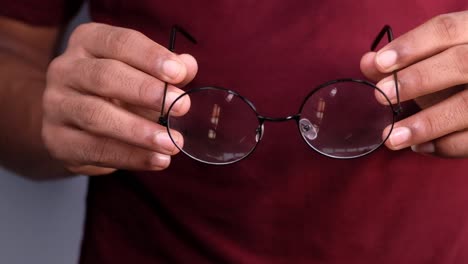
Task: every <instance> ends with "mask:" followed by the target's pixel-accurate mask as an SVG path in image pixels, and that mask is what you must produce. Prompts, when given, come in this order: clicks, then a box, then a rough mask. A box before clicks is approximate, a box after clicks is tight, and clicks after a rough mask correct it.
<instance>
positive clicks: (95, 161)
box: [51, 127, 171, 170]
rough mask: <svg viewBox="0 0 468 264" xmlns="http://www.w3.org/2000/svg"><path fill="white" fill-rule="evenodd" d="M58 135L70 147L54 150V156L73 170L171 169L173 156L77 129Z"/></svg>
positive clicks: (64, 145) (55, 148) (60, 128)
mask: <svg viewBox="0 0 468 264" xmlns="http://www.w3.org/2000/svg"><path fill="white" fill-rule="evenodd" d="M55 134H60V135H61V138H62V139H63V140H65V142H67V144H60V146H52V148H51V154H52V156H54V157H55V158H58V159H60V160H64V161H66V162H67V163H69V166H70V167H71V168H77V167H79V166H83V165H84V166H89V165H92V166H98V167H105V168H115V169H126V170H162V169H164V168H167V167H168V166H169V164H170V160H171V157H170V156H169V155H165V154H161V153H158V152H152V151H149V150H146V149H142V148H138V147H135V146H131V145H127V144H125V143H122V142H119V141H116V140H114V139H110V138H103V137H99V136H95V135H91V134H88V133H86V132H84V131H79V130H76V129H71V128H67V127H57V128H56V131H55ZM58 143H59V142H58V141H55V142H52V143H51V144H58Z"/></svg>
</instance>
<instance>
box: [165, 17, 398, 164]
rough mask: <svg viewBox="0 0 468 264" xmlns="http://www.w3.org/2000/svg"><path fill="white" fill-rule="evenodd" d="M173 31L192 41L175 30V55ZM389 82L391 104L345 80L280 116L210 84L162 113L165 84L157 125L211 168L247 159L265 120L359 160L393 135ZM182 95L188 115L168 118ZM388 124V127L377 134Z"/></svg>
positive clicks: (328, 152) (316, 146)
mask: <svg viewBox="0 0 468 264" xmlns="http://www.w3.org/2000/svg"><path fill="white" fill-rule="evenodd" d="M178 32H179V33H181V34H182V35H183V36H185V37H186V38H187V39H188V40H190V41H191V42H193V43H196V41H195V39H194V38H193V37H192V36H191V35H190V34H189V33H188V32H187V31H185V30H184V29H182V28H181V27H178V26H174V27H173V28H172V31H171V36H170V41H169V50H170V51H174V48H175V41H176V35H177V33H178ZM385 35H387V37H388V41H389V42H390V41H392V40H393V33H392V29H391V28H390V26H388V25H386V26H384V27H383V29H382V30H381V31H380V33H379V34H378V35H377V37H376V39H375V40H374V42H373V43H372V46H371V50H372V51H373V50H375V48H376V47H377V45H378V44H379V43H380V41H381V40H382V38H383V37H384V36H385ZM393 78H394V81H395V89H396V97H397V103H396V106H394V105H392V103H391V102H390V100H389V99H388V97H387V96H386V95H385V93H384V92H383V91H382V90H380V89H379V88H378V87H377V86H375V85H374V84H373V83H370V82H368V81H365V80H357V79H351V78H345V79H337V80H332V81H329V82H326V83H324V84H321V85H319V86H318V87H316V88H315V89H313V90H312V91H311V92H310V93H309V94H308V95H307V96H306V97H305V99H304V101H303V102H302V104H301V106H300V108H299V111H298V114H295V115H291V116H287V117H281V118H273V117H267V116H262V115H260V114H259V113H258V112H257V110H256V108H255V106H254V104H253V103H252V102H251V101H249V100H248V99H247V98H245V97H243V96H242V95H240V94H239V93H237V92H235V91H233V90H228V89H225V88H221V87H214V86H207V87H201V88H195V89H190V90H188V91H186V92H185V93H184V94H182V95H180V96H179V97H178V98H177V99H176V100H175V101H174V102H173V103H172V104H171V105H170V107H169V109H168V111H167V113H164V109H165V108H164V107H165V97H166V92H167V83H166V84H165V87H164V97H163V103H162V108H161V109H162V110H161V116H160V119H159V123H160V124H162V125H164V126H166V127H167V130H168V133H169V136H170V137H171V139H172V141H173V142H174V144H175V145H176V146H177V148H179V149H180V150H181V151H182V152H183V153H185V154H186V155H187V156H189V157H191V158H193V159H195V160H197V161H200V162H203V163H207V164H212V165H226V164H231V163H234V162H237V161H240V160H242V159H244V158H246V157H247V156H249V155H250V154H251V153H252V152H253V151H254V150H255V148H256V147H257V145H258V143H259V142H260V141H261V139H262V136H263V134H264V132H265V129H264V123H265V122H267V121H271V122H282V121H288V120H292V121H295V122H296V124H297V127H298V130H299V134H300V135H301V136H302V138H303V139H304V141H305V142H306V143H307V145H309V146H310V147H311V148H312V149H313V150H315V151H317V152H318V153H320V154H322V155H325V156H328V157H331V158H337V159H351V158H358V157H362V156H364V155H367V154H369V153H371V152H373V151H375V150H376V149H377V148H379V147H380V146H382V145H383V144H384V143H385V141H386V140H387V139H388V137H389V136H390V133H391V132H392V129H393V124H394V122H395V117H396V116H397V115H398V114H399V113H400V112H401V105H400V97H399V91H398V81H397V73H396V71H394V72H393ZM376 96H381V97H382V98H385V101H386V102H387V103H386V104H381V103H379V102H378V101H377V100H376ZM186 97H189V98H190V102H191V107H190V110H189V111H188V113H187V114H185V115H184V116H173V115H171V109H172V107H173V106H174V105H175V104H176V103H177V102H178V101H179V100H181V99H182V98H186ZM388 125H391V128H392V129H389V130H388V134H386V135H382V131H383V130H384V128H385V127H387V126H388ZM171 130H176V131H178V132H179V133H181V134H182V136H183V138H184V144H183V146H182V145H179V144H177V143H176V140H174V138H173V135H171Z"/></svg>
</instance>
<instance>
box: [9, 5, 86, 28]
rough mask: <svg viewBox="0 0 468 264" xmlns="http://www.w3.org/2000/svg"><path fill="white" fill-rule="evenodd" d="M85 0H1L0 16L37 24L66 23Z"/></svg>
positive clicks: (56, 24) (53, 24) (55, 24)
mask: <svg viewBox="0 0 468 264" xmlns="http://www.w3.org/2000/svg"><path fill="white" fill-rule="evenodd" d="M83 1H84V0H45V1H44V0H43V1H39V0H0V16H6V17H9V18H13V19H17V20H20V21H23V22H25V23H28V24H32V25H37V26H58V25H62V24H66V23H67V22H68V21H70V19H71V18H72V17H73V16H74V15H75V14H76V13H77V12H78V10H79V8H80V6H81V5H82V4H83Z"/></svg>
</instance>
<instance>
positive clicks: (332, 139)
mask: <svg viewBox="0 0 468 264" xmlns="http://www.w3.org/2000/svg"><path fill="white" fill-rule="evenodd" d="M376 91H377V92H379V93H381V92H380V90H377V89H376V88H375V87H374V86H373V85H371V84H369V83H366V82H357V81H339V82H334V83H332V84H329V85H325V86H323V87H321V88H320V89H318V90H316V91H314V92H313V93H312V94H311V95H309V97H308V98H307V99H306V101H305V102H304V104H303V106H302V108H301V120H300V122H299V130H300V133H301V135H302V137H303V138H304V140H305V141H306V142H307V144H309V145H310V146H311V147H312V148H314V149H315V150H317V151H318V152H320V153H322V154H324V155H327V156H330V157H335V158H355V157H359V156H362V155H365V154H367V153H370V152H372V151H374V150H375V149H376V148H378V147H379V146H380V145H381V144H383V142H384V140H385V139H386V138H387V136H388V135H386V136H385V137H382V131H383V130H384V128H385V127H387V126H388V125H391V124H393V118H394V114H393V110H392V108H391V104H390V102H388V105H382V104H380V103H379V102H378V101H377V100H376V97H375V92H376ZM305 120H307V123H309V124H308V126H309V127H314V128H315V129H314V131H312V132H313V133H315V134H314V136H313V137H311V136H310V134H311V129H304V127H302V126H303V124H304V123H305V122H306V121H305Z"/></svg>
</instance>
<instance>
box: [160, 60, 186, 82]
mask: <svg viewBox="0 0 468 264" xmlns="http://www.w3.org/2000/svg"><path fill="white" fill-rule="evenodd" d="M181 68H182V65H181V64H180V63H179V62H178V61H174V60H166V61H164V62H163V64H162V70H163V73H164V74H165V75H166V76H167V77H169V78H171V79H175V78H177V76H179V73H180V70H181Z"/></svg>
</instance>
